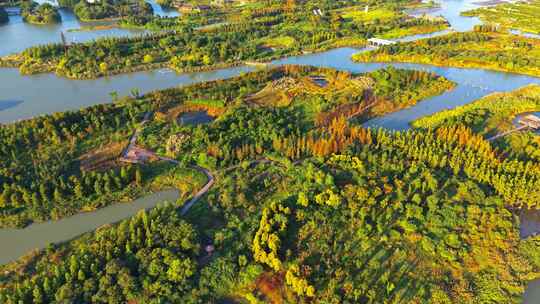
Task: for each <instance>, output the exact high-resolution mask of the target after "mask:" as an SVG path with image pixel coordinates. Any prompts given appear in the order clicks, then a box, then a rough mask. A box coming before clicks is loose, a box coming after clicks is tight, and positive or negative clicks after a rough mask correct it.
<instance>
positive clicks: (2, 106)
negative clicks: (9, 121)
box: [0, 100, 22, 111]
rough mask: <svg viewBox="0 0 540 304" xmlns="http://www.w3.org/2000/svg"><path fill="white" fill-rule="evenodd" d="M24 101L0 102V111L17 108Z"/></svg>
mask: <svg viewBox="0 0 540 304" xmlns="http://www.w3.org/2000/svg"><path fill="white" fill-rule="evenodd" d="M21 103H22V100H0V111H3V110H6V109H9V108H13V107H16V106H17V105H18V104H21Z"/></svg>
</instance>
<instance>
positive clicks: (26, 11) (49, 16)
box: [21, 0, 62, 25]
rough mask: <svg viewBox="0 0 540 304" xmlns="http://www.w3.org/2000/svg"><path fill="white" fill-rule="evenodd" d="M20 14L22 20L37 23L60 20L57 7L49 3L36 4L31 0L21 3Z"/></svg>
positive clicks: (51, 22)
mask: <svg viewBox="0 0 540 304" xmlns="http://www.w3.org/2000/svg"><path fill="white" fill-rule="evenodd" d="M21 16H22V18H23V21H24V22H28V23H32V24H38V25H44V24H53V23H59V22H61V21H62V17H61V16H60V13H59V12H58V8H57V7H54V6H52V5H51V4H49V3H43V4H38V3H37V2H34V1H32V0H25V1H23V2H22V3H21Z"/></svg>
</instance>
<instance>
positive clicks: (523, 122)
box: [488, 114, 540, 141]
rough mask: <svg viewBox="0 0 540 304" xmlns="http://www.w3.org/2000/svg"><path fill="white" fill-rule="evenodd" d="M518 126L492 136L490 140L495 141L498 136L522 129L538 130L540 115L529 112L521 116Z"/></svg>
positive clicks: (539, 127)
mask: <svg viewBox="0 0 540 304" xmlns="http://www.w3.org/2000/svg"><path fill="white" fill-rule="evenodd" d="M517 124H518V127H517V128H514V129H512V130H508V131H506V132H503V133H500V134H497V135H495V136H493V137H491V138H488V141H494V140H496V139H498V138H501V137H504V136H506V135H509V134H512V133H514V132H519V131H522V130H527V129H530V130H538V129H540V117H538V116H536V115H534V114H527V115H523V116H521V117H520V118H519V119H518V121H517Z"/></svg>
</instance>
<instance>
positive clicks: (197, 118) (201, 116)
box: [178, 111, 214, 126]
mask: <svg viewBox="0 0 540 304" xmlns="http://www.w3.org/2000/svg"><path fill="white" fill-rule="evenodd" d="M213 120H214V118H213V117H212V116H210V115H208V113H207V112H206V111H195V112H187V113H184V114H182V115H180V118H179V120H178V122H179V123H180V124H183V125H192V126H197V125H202V124H207V123H209V122H212V121H213Z"/></svg>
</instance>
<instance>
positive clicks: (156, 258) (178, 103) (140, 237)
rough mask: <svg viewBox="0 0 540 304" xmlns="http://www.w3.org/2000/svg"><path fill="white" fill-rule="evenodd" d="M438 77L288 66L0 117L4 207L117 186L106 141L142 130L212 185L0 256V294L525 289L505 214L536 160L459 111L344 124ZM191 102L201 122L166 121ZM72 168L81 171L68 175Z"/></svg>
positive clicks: (528, 184)
mask: <svg viewBox="0 0 540 304" xmlns="http://www.w3.org/2000/svg"><path fill="white" fill-rule="evenodd" d="M450 85H451V83H450V82H449V81H448V80H446V79H444V78H442V77H439V76H437V75H434V74H432V73H427V72H423V71H414V70H401V69H395V68H386V69H382V70H377V71H374V72H369V73H363V74H353V73H348V72H343V71H336V70H333V69H328V68H314V67H307V66H283V67H277V68H272V69H267V70H260V71H256V72H250V73H246V74H244V75H241V76H238V77H235V78H232V79H227V80H216V81H212V82H207V83H201V84H196V85H192V86H188V87H182V88H171V89H166V90H160V91H155V92H151V93H148V94H146V95H144V96H138V95H137V94H134V95H135V97H129V98H125V99H124V98H122V99H118V98H117V99H115V103H112V104H107V105H99V106H93V107H89V108H86V109H82V110H80V111H73V112H66V113H56V114H53V115H47V116H44V117H40V118H36V119H33V120H30V121H25V122H20V123H15V124H11V125H6V126H2V127H1V128H0V143H1V145H0V153H1V154H0V156H2V159H3V160H4V161H3V162H1V163H0V165H2V166H5V167H2V168H1V169H2V170H0V174H3V175H2V178H0V182H2V183H4V185H5V184H9V185H10V186H9V187H6V186H4V185H3V186H2V187H0V188H2V189H3V191H2V194H0V199H5V200H4V201H2V205H0V206H1V208H2V209H1V211H2V213H1V214H2V215H3V216H5V215H6V214H9V213H12V214H17V213H19V214H21V213H24V212H27V214H28V215H34V214H40V212H43V210H42V209H40V208H41V207H40V206H44V207H47V208H45V209H44V210H48V208H52V207H55V208H56V209H61V208H66V207H70V206H73V204H77V200H71V198H72V195H73V193H72V192H70V191H71V189H77V187H73V186H72V184H76V181H77V180H78V181H79V182H80V184H81V187H82V188H83V189H85V188H84V187H86V185H87V184H88V189H87V190H88V191H94V190H92V188H96V189H97V190H95V192H96V193H115V191H118V190H117V189H122V187H115V186H114V185H115V180H116V179H117V178H118V179H120V181H122V174H120V175H119V176H117V175H114V174H111V173H110V172H111V170H114V169H115V168H117V167H116V166H117V164H115V163H114V162H111V159H110V156H111V155H114V154H111V150H110V149H111V147H114V146H113V145H112V144H111V142H119V143H120V142H121V141H124V142H125V141H126V140H127V138H128V136H129V134H131V133H132V132H133V130H134V129H135V128H137V127H140V129H139V130H140V132H139V136H138V140H137V145H140V147H141V148H144V149H148V150H152V151H155V152H156V153H159V154H160V155H167V156H168V157H171V158H174V159H177V160H178V161H179V162H180V163H181V164H183V165H188V164H197V165H198V166H201V167H204V168H208V170H209V171H211V172H212V173H213V175H215V176H216V184H215V186H214V187H212V188H211V189H210V191H209V192H208V194H207V195H206V196H205V197H204V198H203V200H201V201H200V202H199V203H198V204H197V205H195V206H194V207H193V208H192V209H191V210H190V211H189V212H188V213H187V214H186V216H182V217H181V216H180V209H179V208H178V204H174V203H173V204H166V205H161V206H158V207H156V208H154V209H152V210H151V211H141V212H140V213H139V214H137V215H136V216H134V217H132V218H131V219H127V220H124V221H122V222H120V223H117V224H111V225H106V226H104V227H101V228H99V229H98V230H96V231H94V232H91V233H87V234H84V235H83V236H81V237H77V238H75V239H73V240H71V241H68V242H65V243H62V244H54V245H50V246H49V247H48V248H46V249H43V250H41V251H37V252H33V253H31V254H29V255H27V256H25V257H22V258H20V259H18V260H17V261H15V262H13V263H9V264H6V265H2V266H0V287H1V288H0V302H2V303H7V304H12V303H13V304H14V303H19V302H36V303H51V302H84V303H87V302H93V303H128V302H130V301H134V300H137V301H142V302H145V303H146V302H148V303H151V302H167V301H170V302H175V303H216V302H220V301H222V300H226V299H228V300H231V299H234V300H235V301H236V302H247V301H250V302H252V303H260V302H262V303H267V302H271V301H283V302H289V303H305V302H310V301H313V300H314V299H316V300H318V301H321V302H328V303H356V302H361V303H364V302H365V303H369V302H370V301H372V300H370V299H377V301H379V300H383V301H385V300H388V301H393V302H399V303H411V302H414V303H458V302H460V301H463V299H467V300H468V302H470V303H479V302H494V303H502V302H504V303H511V304H514V303H520V301H521V297H522V294H523V292H524V289H525V286H526V284H527V282H528V281H530V280H532V279H535V278H538V274H539V273H540V262H539V261H540V257H539V252H540V251H539V250H538V246H539V245H538V243H539V242H538V241H539V237H530V238H527V239H520V237H519V229H518V223H519V221H518V220H517V219H516V217H515V215H514V214H513V213H512V212H510V211H509V210H512V209H517V208H524V207H527V208H538V197H537V189H538V187H539V186H540V168H539V167H538V164H534V163H531V162H527V161H523V160H519V159H515V158H513V157H512V156H510V155H504V154H501V153H500V152H499V151H498V150H496V149H495V148H493V147H492V146H491V145H490V143H489V142H487V141H485V139H484V138H483V137H482V136H480V135H477V134H475V133H474V131H473V130H472V129H470V128H468V127H466V126H462V125H459V124H450V125H445V126H438V127H436V128H432V129H429V130H424V129H413V130H409V131H407V132H390V131H385V130H382V129H379V130H374V129H365V128H362V127H360V126H358V125H357V124H356V123H357V122H358V123H360V122H362V121H364V120H366V119H369V118H370V117H373V116H377V115H382V114H384V113H389V112H392V111H395V110H396V109H399V108H402V107H406V106H408V105H410V104H411V103H414V102H415V101H416V100H417V99H418V98H422V97H423V96H424V94H426V92H428V91H429V89H430V88H431V89H433V88H439V90H438V91H439V92H431V93H433V94H437V93H439V94H440V93H441V92H440V91H442V90H445V89H447V88H448V87H449V86H450ZM519 98H520V97H518V99H519ZM194 111H206V112H207V113H208V114H209V115H210V116H212V117H214V120H213V121H212V122H209V123H206V124H200V125H190V124H184V123H183V122H182V120H181V119H179V117H181V116H182V114H185V113H192V112H194ZM148 112H153V113H154V115H153V117H152V118H151V119H149V120H147V121H146V122H145V123H144V124H143V125H139V123H140V122H141V120H142V118H143V117H146V114H145V113H148ZM351 117H353V118H355V119H350V118H351ZM65 146H68V147H69V148H66V149H64V148H62V147H65ZM118 146H119V147H123V146H124V145H123V144H122V143H120V144H118ZM55 154H60V155H62V157H55V156H54V155H55ZM81 156H83V157H81ZM74 159H77V160H78V162H75V163H73V160H74ZM80 166H82V167H83V168H84V170H85V171H86V172H87V173H85V177H84V178H82V179H81V178H79V175H78V174H73V175H74V176H75V177H70V176H73V175H71V174H72V173H73V172H78V171H77V170H78V169H77V167H79V168H80ZM132 166H133V168H132V169H131V170H135V172H137V170H140V171H141V173H142V174H141V175H140V178H141V179H140V180H139V181H141V180H142V182H143V184H145V183H148V182H150V181H151V180H159V181H161V183H160V184H165V183H167V182H171V184H172V185H176V186H177V187H178V188H179V189H190V188H189V186H188V187H187V188H185V187H186V185H184V183H185V181H186V177H185V176H186V175H182V174H180V175H177V174H176V173H174V172H172V173H171V172H170V171H169V169H168V168H164V167H162V166H159V165H157V164H155V163H153V162H149V163H146V164H136V165H135V164H134V165H132ZM32 168H33V169H32ZM120 170H121V169H120ZM126 170H127V169H124V171H126ZM125 173H127V172H125ZM21 174H24V176H23V175H21ZM135 175H136V176H137V173H135ZM36 176H37V178H36ZM51 176H52V177H55V178H51ZM90 176H95V178H94V179H91V180H90ZM98 176H101V177H100V178H98ZM107 176H108V177H107ZM125 176H129V174H126V175H125ZM86 179H89V182H88V183H87V182H86ZM128 180H129V179H128ZM137 180H138V178H137V177H135V181H133V183H134V184H137ZM188 180H189V179H188ZM44 181H47V182H49V183H50V185H49V184H47V183H45V184H47V185H48V186H47V189H46V191H45V190H44V191H43V193H45V195H44V196H43V197H46V198H47V200H42V199H41V194H40V193H41V191H40V187H39V186H38V184H42V183H44ZM81 181H82V182H81ZM95 181H99V182H97V186H96V182H95ZM107 181H108V182H107ZM62 182H63V183H64V184H65V186H62ZM178 182H180V185H177V183H178ZM188 184H189V183H188ZM11 185H14V186H11ZM107 185H108V186H107ZM25 187H29V188H25ZM31 187H34V188H31ZM107 187H114V189H110V190H111V191H109V190H107ZM24 189H27V191H28V193H26V194H25V191H24ZM55 189H56V190H55ZM87 190H85V191H87ZM33 191H37V194H36V195H35V196H37V200H36V202H37V203H34V202H33V199H32V198H33V197H34V193H33ZM6 192H7V195H6V194H5V193H6ZM55 193H56V194H55ZM186 193H189V191H188V192H186ZM25 197H26V198H28V197H29V200H28V202H26V201H25V199H24V198H25ZM59 198H61V199H62V200H57V199H59ZM57 202H62V203H61V204H58V203H57ZM105 204H107V202H105ZM30 210H31V211H32V212H30ZM336 244H338V245H336ZM349 270H354V272H355V273H354V275H353V274H350V273H351V272H350V271H349ZM346 290H351V292H344V291H346ZM353 290H354V292H352V291H353Z"/></svg>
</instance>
